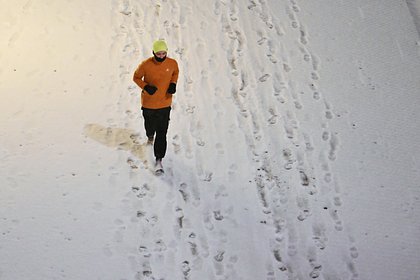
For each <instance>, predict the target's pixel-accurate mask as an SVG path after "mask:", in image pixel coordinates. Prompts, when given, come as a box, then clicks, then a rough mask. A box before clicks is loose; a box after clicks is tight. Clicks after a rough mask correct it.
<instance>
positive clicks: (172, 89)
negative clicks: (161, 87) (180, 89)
mask: <svg viewBox="0 0 420 280" xmlns="http://www.w3.org/2000/svg"><path fill="white" fill-rule="evenodd" d="M175 92H176V84H175V83H170V84H169V87H168V91H167V93H170V94H174V93H175Z"/></svg>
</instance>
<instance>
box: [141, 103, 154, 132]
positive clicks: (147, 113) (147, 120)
mask: <svg viewBox="0 0 420 280" xmlns="http://www.w3.org/2000/svg"><path fill="white" fill-rule="evenodd" d="M142 110H143V118H144V129H145V130H146V136H147V138H148V139H151V138H153V137H154V136H155V132H156V120H155V118H156V116H155V110H151V109H146V108H142Z"/></svg>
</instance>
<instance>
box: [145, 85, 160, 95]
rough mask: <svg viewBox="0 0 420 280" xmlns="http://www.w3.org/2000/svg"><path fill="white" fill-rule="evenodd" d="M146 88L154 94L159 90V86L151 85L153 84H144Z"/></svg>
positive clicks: (149, 92)
mask: <svg viewBox="0 0 420 280" xmlns="http://www.w3.org/2000/svg"><path fill="white" fill-rule="evenodd" d="M144 90H145V91H146V92H147V93H148V94H150V95H153V94H154V93H155V92H156V91H157V87H155V86H151V85H145V86H144Z"/></svg>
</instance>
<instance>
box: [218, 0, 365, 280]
mask: <svg viewBox="0 0 420 280" xmlns="http://www.w3.org/2000/svg"><path fill="white" fill-rule="evenodd" d="M289 2H290V5H288V6H287V7H286V12H287V14H288V17H289V22H290V26H291V28H292V29H295V30H297V32H296V33H297V36H298V42H299V43H300V46H299V51H300V53H301V55H302V59H303V61H304V62H306V63H308V64H309V69H308V70H309V71H308V72H309V75H308V82H307V88H308V89H309V90H310V91H311V92H312V99H313V101H314V102H323V105H324V109H325V111H324V112H325V115H324V116H323V122H322V129H323V130H324V132H323V134H322V140H323V141H324V142H325V143H326V145H325V146H324V147H314V145H313V141H312V139H311V137H310V136H309V135H308V134H307V133H305V132H304V131H302V130H301V128H300V124H299V123H298V121H297V117H296V113H295V110H302V109H304V104H303V103H302V101H301V99H300V96H299V95H300V94H305V92H303V91H302V92H298V90H297V86H296V85H295V84H294V82H293V81H292V80H290V79H289V78H288V73H290V72H291V71H293V68H292V66H291V65H290V63H289V60H288V59H287V57H282V59H281V60H282V61H283V66H282V67H281V68H280V69H281V70H282V71H281V72H282V73H275V74H274V76H273V77H272V75H273V74H271V73H265V74H263V75H262V76H259V77H258V81H259V82H260V83H266V82H268V81H270V80H271V81H273V91H274V98H275V99H276V100H277V101H278V102H279V103H280V104H287V103H288V102H289V101H291V102H293V105H294V108H290V107H286V108H288V109H286V112H285V114H283V120H284V131H285V135H286V137H287V138H288V139H289V142H290V146H288V147H285V148H284V150H283V162H284V165H283V166H284V170H286V172H287V171H293V170H296V171H298V174H297V176H298V177H299V179H300V182H301V187H302V189H303V190H304V192H303V193H300V194H298V196H297V199H296V202H297V208H298V209H300V211H299V212H298V214H297V216H296V219H297V221H299V222H305V221H306V220H307V219H308V218H309V217H311V215H312V211H313V207H314V206H313V204H314V202H315V201H316V200H317V198H316V196H319V195H320V194H319V188H321V187H322V188H325V187H326V188H331V189H332V190H331V191H330V192H329V193H327V194H324V195H323V196H327V203H326V206H325V207H324V208H323V210H325V211H326V212H328V214H329V217H330V219H331V220H332V221H333V224H334V229H335V230H336V231H337V232H341V231H343V229H344V225H343V222H342V220H341V218H340V216H339V207H340V206H341V205H342V201H341V197H340V188H339V184H338V182H337V180H336V178H334V176H333V174H332V172H331V170H330V163H332V162H333V161H334V160H335V159H336V157H337V151H338V148H339V138H338V136H337V135H336V134H335V133H333V132H330V131H329V125H328V122H329V121H330V120H331V119H333V118H334V114H333V112H332V107H331V105H330V104H329V103H328V101H327V100H325V98H324V97H323V96H322V95H321V93H320V91H319V89H318V86H317V81H318V80H319V79H320V78H321V77H320V75H319V72H318V71H319V69H320V59H319V58H318V57H317V56H316V55H315V54H313V53H311V52H310V51H309V45H310V39H309V34H308V32H307V30H306V28H305V26H304V25H303V24H301V22H300V21H299V17H298V15H297V14H298V13H299V12H300V8H299V5H298V3H297V1H295V0H290V1H289ZM261 3H264V1H260V3H257V2H256V1H250V4H249V6H248V9H250V10H258V14H259V17H260V19H261V20H262V21H263V22H264V23H265V24H267V26H268V27H269V29H271V28H273V27H276V28H275V30H277V31H279V30H281V32H278V33H277V35H280V36H281V35H282V34H283V33H284V28H283V27H282V26H280V25H276V23H274V22H275V21H274V20H273V19H272V18H271V17H270V16H268V14H265V12H266V11H267V9H264V7H259V5H260V4H261ZM218 14H221V18H222V22H223V31H224V32H226V33H227V34H228V37H229V38H230V39H231V44H230V48H229V49H228V50H227V59H228V61H229V62H230V63H229V64H230V66H231V70H232V75H233V77H237V78H236V80H237V83H236V84H234V85H233V87H232V97H233V98H234V100H235V103H236V106H237V108H238V111H239V112H240V113H241V114H240V115H241V116H242V118H241V119H240V121H241V122H242V123H243V125H242V127H247V124H246V123H249V122H250V121H249V116H251V119H252V120H251V122H252V124H251V125H249V126H248V127H250V128H251V130H252V132H253V135H254V137H253V138H248V139H251V140H249V142H250V147H251V148H254V151H253V154H254V155H256V157H255V159H254V160H255V161H256V162H263V164H262V165H260V166H261V167H260V168H259V169H258V172H257V176H256V178H255V182H256V187H257V192H258V195H259V199H260V203H261V206H262V211H263V213H264V214H266V215H268V216H273V217H276V216H277V215H275V212H276V211H275V210H276V209H277V208H278V207H280V208H281V207H282V206H281V205H280V206H278V205H275V203H276V201H282V202H283V204H287V203H288V202H287V199H286V198H285V197H286V196H287V193H288V194H290V192H288V191H287V190H286V191H285V189H287V188H288V187H286V186H285V184H287V182H286V181H285V182H283V183H282V182H279V179H278V177H277V175H274V174H273V173H272V172H271V170H272V169H273V165H272V163H271V161H272V159H269V158H268V157H266V156H264V155H263V156H261V154H263V153H262V152H261V151H257V150H256V149H255V147H256V146H258V145H259V144H258V141H259V140H261V137H262V136H261V131H260V128H259V123H261V122H259V121H258V120H256V118H257V117H254V116H255V115H258V114H257V113H253V112H252V111H251V112H250V110H249V108H246V104H248V102H247V101H249V100H246V99H245V98H244V97H246V96H247V93H246V90H247V88H246V85H248V84H249V82H248V81H247V80H246V78H247V77H248V76H250V75H249V74H248V73H243V72H241V75H238V71H239V70H238V69H243V67H241V61H240V60H241V59H240V53H241V51H242V49H241V45H242V43H241V41H242V40H241V37H242V35H241V34H242V32H241V30H240V28H238V27H237V26H235V23H236V22H235V21H236V20H233V19H232V17H231V18H230V19H231V21H229V17H224V16H223V13H222V12H221V11H219V10H218ZM230 14H231V15H232V14H235V12H231V13H230ZM234 18H236V17H234ZM257 35H258V37H259V38H260V39H259V40H258V41H257V44H258V45H260V46H264V45H267V46H268V47H267V48H268V53H267V57H268V59H269V61H270V62H271V63H273V64H277V63H278V62H279V61H280V59H277V57H276V50H275V47H273V44H272V43H271V42H272V41H271V40H270V38H269V36H268V35H267V33H265V32H264V33H263V32H259V33H258V34H257ZM280 64H281V63H280ZM269 114H270V115H271V117H270V118H268V125H270V124H271V125H273V124H276V121H275V120H276V118H277V113H276V112H275V110H274V109H273V107H271V108H270V109H269ZM245 133H247V132H246V131H245ZM302 138H303V139H302ZM302 144H303V145H302ZM325 147H327V148H326V150H324V149H325ZM319 148H321V150H319ZM315 152H318V153H319V155H320V156H319V159H318V158H316V156H315V157H314V155H315ZM312 160H313V161H318V160H320V164H318V165H314V164H313V163H312V162H311V161H312ZM318 166H321V172H323V173H324V174H323V175H322V176H321V178H318V174H317V172H318V171H319V170H317V169H319V168H318ZM273 178H276V179H277V180H274V181H276V184H275V187H273V186H271V187H270V184H272V182H273ZM294 187H297V186H294ZM276 192H283V198H279V199H278V200H276V198H275V197H276V195H277V193H276ZM284 193H286V195H284ZM283 207H284V206H283ZM316 211H317V212H322V211H319V209H317V210H316ZM283 214H284V213H283ZM320 215H322V214H320ZM274 220H276V221H277V225H276V226H275V232H276V233H277V234H279V235H281V236H282V237H279V238H276V239H275V241H274V242H273V244H275V245H273V258H274V260H275V262H277V263H278V267H279V269H280V270H281V271H287V270H292V268H291V267H289V268H288V267H287V265H286V264H285V263H284V262H283V261H282V260H283V259H284V258H283V257H282V253H281V250H279V249H276V248H277V247H280V248H281V247H284V246H285V245H284V244H283V243H284V242H285V238H284V237H283V235H284V231H285V229H284V227H287V231H288V232H289V235H288V238H286V239H287V244H289V245H288V246H287V248H288V250H287V251H288V255H289V257H291V256H294V255H295V254H296V242H297V240H296V238H295V237H296V234H294V233H293V230H292V228H291V225H290V224H288V225H286V226H280V225H279V224H280V223H279V222H278V219H276V218H274ZM311 220H312V232H313V237H312V240H313V243H314V248H318V249H319V250H325V249H326V248H327V246H328V237H327V234H328V229H327V224H328V223H327V224H326V223H325V222H323V219H318V220H316V219H311ZM276 244H277V245H276ZM352 244H353V245H352V246H351V248H350V256H351V258H353V259H354V258H357V256H358V253H357V248H356V246H354V240H353V241H352ZM308 255H309V257H308V262H309V265H310V266H311V267H312V271H311V273H310V277H311V278H313V279H315V278H318V277H319V276H320V275H321V271H322V265H321V264H319V263H318V262H317V257H316V256H317V253H316V251H315V250H311V251H310V252H309V254H308ZM347 266H348V267H349V270H350V272H351V274H352V277H353V279H357V272H356V269H355V268H354V263H353V262H352V261H351V260H350V261H349V262H348V265H347ZM289 273H293V272H289ZM267 275H268V276H267V279H270V277H272V276H273V273H268V274H267ZM273 277H274V276H273Z"/></svg>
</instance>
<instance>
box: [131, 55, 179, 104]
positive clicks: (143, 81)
mask: <svg viewBox="0 0 420 280" xmlns="http://www.w3.org/2000/svg"><path fill="white" fill-rule="evenodd" d="M178 74H179V69H178V63H177V62H176V60H175V59H172V58H169V57H167V58H166V59H165V60H164V61H163V62H157V61H156V60H155V59H154V57H150V58H148V59H146V60H145V61H143V62H142V63H141V64H140V65H139V66H138V67H137V70H136V71H135V72H134V76H133V81H134V82H135V83H136V84H137V85H138V86H139V87H140V88H142V89H143V88H144V87H145V86H146V85H151V86H155V87H157V90H156V92H155V93H154V94H153V95H150V94H148V93H147V92H146V91H144V90H142V92H141V105H142V106H143V107H144V108H147V109H161V108H166V107H169V106H171V104H172V94H169V93H166V92H167V90H168V87H169V84H170V83H176V82H177V81H178Z"/></svg>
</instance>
